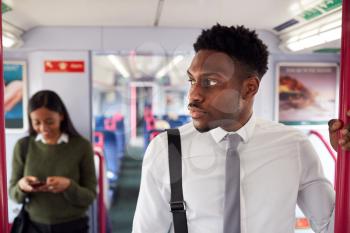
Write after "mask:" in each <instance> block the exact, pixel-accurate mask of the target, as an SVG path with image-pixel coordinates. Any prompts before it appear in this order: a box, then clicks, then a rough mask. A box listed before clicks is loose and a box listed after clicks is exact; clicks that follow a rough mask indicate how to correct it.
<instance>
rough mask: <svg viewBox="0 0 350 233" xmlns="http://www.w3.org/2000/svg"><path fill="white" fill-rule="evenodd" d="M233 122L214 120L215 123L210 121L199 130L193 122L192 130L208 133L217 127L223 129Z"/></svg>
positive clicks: (230, 120)
mask: <svg viewBox="0 0 350 233" xmlns="http://www.w3.org/2000/svg"><path fill="white" fill-rule="evenodd" d="M233 121H234V120H233V119H221V120H215V121H210V122H209V123H208V124H207V125H206V126H205V127H203V128H199V127H197V126H196V125H195V123H194V122H193V126H194V128H195V129H196V130H197V131H198V132H200V133H205V132H208V131H210V130H212V129H215V128H217V127H221V128H225V126H229V125H231V124H232V122H233Z"/></svg>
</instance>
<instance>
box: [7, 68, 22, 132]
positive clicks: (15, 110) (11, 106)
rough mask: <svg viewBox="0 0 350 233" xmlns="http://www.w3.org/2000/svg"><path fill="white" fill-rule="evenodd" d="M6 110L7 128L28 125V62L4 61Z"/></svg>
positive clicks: (14, 128)
mask: <svg viewBox="0 0 350 233" xmlns="http://www.w3.org/2000/svg"><path fill="white" fill-rule="evenodd" d="M4 83H5V91H4V110H5V128H6V130H20V131H22V130H24V129H25V128H26V127H25V126H26V102H27V99H26V63H25V62H21V61H4Z"/></svg>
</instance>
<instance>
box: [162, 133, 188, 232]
mask: <svg viewBox="0 0 350 233" xmlns="http://www.w3.org/2000/svg"><path fill="white" fill-rule="evenodd" d="M167 133H168V152H169V174H170V188H171V198H170V208H171V212H172V214H173V224H174V230H175V233H188V230H187V218H186V204H185V201H184V198H183V193H182V159H181V156H182V153H181V140H180V131H179V130H178V129H168V130H167Z"/></svg>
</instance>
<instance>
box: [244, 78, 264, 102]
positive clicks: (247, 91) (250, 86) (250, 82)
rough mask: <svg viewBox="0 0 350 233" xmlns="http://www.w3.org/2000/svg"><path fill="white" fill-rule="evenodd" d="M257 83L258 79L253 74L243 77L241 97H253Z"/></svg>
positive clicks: (258, 83) (258, 82)
mask: <svg viewBox="0 0 350 233" xmlns="http://www.w3.org/2000/svg"><path fill="white" fill-rule="evenodd" d="M259 85H260V80H259V78H258V77H257V76H255V75H254V76H250V77H249V78H247V79H245V80H244V81H243V86H242V87H243V88H242V98H243V99H245V100H246V99H250V98H253V97H254V96H255V94H256V93H257V92H258V90H259Z"/></svg>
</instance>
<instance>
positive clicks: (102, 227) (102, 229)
mask: <svg viewBox="0 0 350 233" xmlns="http://www.w3.org/2000/svg"><path fill="white" fill-rule="evenodd" d="M94 153H95V156H96V157H97V158H98V159H99V166H98V168H99V169H98V173H99V174H98V191H99V192H98V197H97V201H98V212H99V213H98V222H99V231H98V232H99V233H106V207H105V203H104V192H105V191H104V170H105V167H104V162H105V161H104V156H103V154H102V153H101V152H100V151H98V150H96V149H94Z"/></svg>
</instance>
